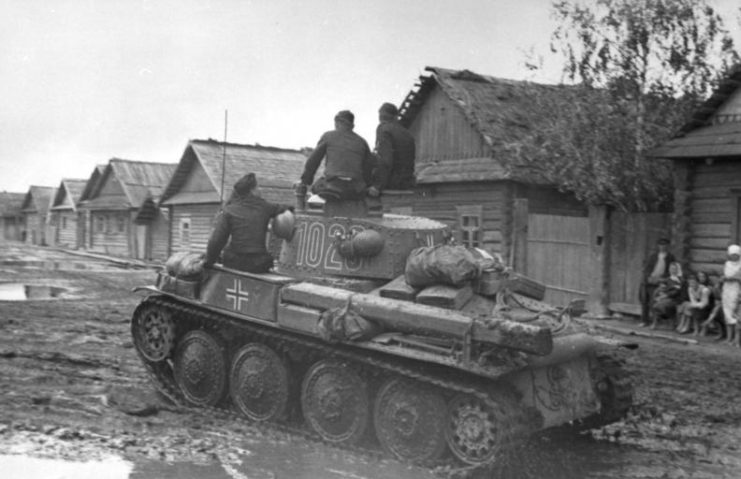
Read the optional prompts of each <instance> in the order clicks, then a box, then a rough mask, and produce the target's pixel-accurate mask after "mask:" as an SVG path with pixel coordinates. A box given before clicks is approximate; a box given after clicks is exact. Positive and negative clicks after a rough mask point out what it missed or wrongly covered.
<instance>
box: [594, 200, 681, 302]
mask: <svg viewBox="0 0 741 479" xmlns="http://www.w3.org/2000/svg"><path fill="white" fill-rule="evenodd" d="M609 221H610V226H609V231H610V238H609V241H610V249H609V253H608V258H609V259H608V261H609V265H608V267H609V272H608V277H609V293H608V301H609V302H611V303H632V304H638V288H639V286H640V282H641V275H642V270H643V263H644V261H645V260H646V257H648V255H649V254H651V253H652V252H653V251H654V250H655V248H656V241H657V240H658V239H659V238H661V237H667V238H669V237H670V234H671V213H623V212H617V211H613V212H612V213H611V215H610V220H609Z"/></svg>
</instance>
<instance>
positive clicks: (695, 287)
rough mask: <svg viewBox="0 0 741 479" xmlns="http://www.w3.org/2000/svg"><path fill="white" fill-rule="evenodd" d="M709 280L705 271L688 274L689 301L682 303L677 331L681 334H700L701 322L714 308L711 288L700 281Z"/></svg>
mask: <svg viewBox="0 0 741 479" xmlns="http://www.w3.org/2000/svg"><path fill="white" fill-rule="evenodd" d="M701 278H702V280H703V281H704V282H707V275H705V274H704V273H697V274H689V275H688V276H687V301H685V302H684V303H682V305H681V308H680V311H679V313H678V316H679V325H678V326H677V332H679V333H680V334H686V333H694V334H695V335H697V334H700V324H701V323H702V322H703V321H704V320H705V318H707V315H708V313H710V310H711V308H712V303H711V294H710V288H708V287H707V286H706V285H704V284H703V283H702V282H700V279H701Z"/></svg>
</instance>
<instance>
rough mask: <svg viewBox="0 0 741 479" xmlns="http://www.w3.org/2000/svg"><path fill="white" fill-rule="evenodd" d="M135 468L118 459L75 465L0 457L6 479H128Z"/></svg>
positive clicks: (34, 459)
mask: <svg viewBox="0 0 741 479" xmlns="http://www.w3.org/2000/svg"><path fill="white" fill-rule="evenodd" d="M133 468H134V466H133V464H131V463H130V462H127V461H124V460H123V459H121V458H118V457H110V458H107V459H102V460H98V461H85V462H73V461H65V460H61V459H42V458H36V457H28V456H6V455H0V471H3V473H2V476H3V478H5V479H47V478H54V479H67V478H69V479H127V478H128V477H129V476H130V475H131V471H132V470H133Z"/></svg>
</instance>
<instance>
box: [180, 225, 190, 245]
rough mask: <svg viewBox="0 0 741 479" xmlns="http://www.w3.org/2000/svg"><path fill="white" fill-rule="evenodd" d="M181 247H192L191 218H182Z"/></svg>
mask: <svg viewBox="0 0 741 479" xmlns="http://www.w3.org/2000/svg"><path fill="white" fill-rule="evenodd" d="M180 245H181V246H183V247H190V218H180Z"/></svg>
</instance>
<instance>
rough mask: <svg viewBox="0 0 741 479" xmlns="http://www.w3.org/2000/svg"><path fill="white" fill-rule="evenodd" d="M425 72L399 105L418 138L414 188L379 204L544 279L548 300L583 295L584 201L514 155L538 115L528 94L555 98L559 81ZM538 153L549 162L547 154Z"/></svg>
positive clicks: (588, 232) (587, 282) (587, 232)
mask: <svg viewBox="0 0 741 479" xmlns="http://www.w3.org/2000/svg"><path fill="white" fill-rule="evenodd" d="M426 71H427V72H429V75H426V76H422V77H420V82H419V83H418V85H417V86H416V88H415V89H414V90H412V91H411V92H410V93H409V94H408V95H407V97H406V99H405V100H404V102H403V103H402V106H401V108H400V121H401V123H402V124H403V125H405V126H406V127H407V128H409V130H410V131H411V132H412V134H413V135H414V137H415V141H416V145H417V156H416V163H415V168H416V177H417V188H416V191H415V192H414V194H412V195H409V196H408V197H405V196H404V195H399V196H397V197H396V198H394V197H393V195H391V197H389V198H385V199H384V203H385V206H384V207H385V208H386V209H387V210H388V211H391V212H398V213H404V214H408V213H414V214H416V215H420V216H427V217H431V218H435V219H438V220H440V221H443V222H446V223H448V224H449V225H450V226H451V227H452V229H453V230H454V231H455V234H456V236H457V239H458V240H459V241H461V242H462V243H463V244H466V245H468V246H475V247H482V248H485V249H487V250H490V251H493V252H497V253H499V254H501V255H502V256H503V258H504V259H505V260H506V261H507V262H508V263H510V264H511V265H512V266H513V267H514V268H515V269H516V270H518V271H520V272H522V273H524V274H526V275H528V276H530V277H532V278H534V279H536V280H538V281H541V282H543V283H545V284H546V285H547V287H548V290H547V295H546V299H547V300H549V301H553V302H555V303H557V304H558V303H563V302H565V301H567V300H571V299H579V298H586V297H587V296H588V295H589V293H590V287H591V286H592V279H591V274H590V254H591V250H590V246H591V242H590V238H592V237H593V235H592V233H594V232H595V231H594V229H595V228H594V227H590V218H589V213H588V208H587V206H586V205H585V204H583V203H581V202H579V201H577V200H576V199H575V197H574V196H573V195H571V194H568V193H563V192H560V191H558V189H557V188H556V187H555V186H553V185H551V184H548V183H547V182H546V181H544V180H543V179H542V178H540V177H539V176H538V175H537V174H533V173H532V172H531V171H528V170H527V169H526V168H522V167H518V166H516V165H517V164H518V163H517V162H516V161H514V160H516V159H517V158H516V156H517V155H518V152H519V150H520V148H519V146H520V145H521V144H522V142H524V141H530V140H528V138H530V137H532V132H533V131H537V128H538V124H537V122H533V118H537V117H538V116H539V115H538V114H537V112H531V111H528V110H532V109H533V106H532V101H531V99H532V94H533V92H534V91H537V92H539V93H542V94H549V95H557V94H558V91H559V88H560V87H556V86H553V85H539V84H534V83H530V82H521V81H513V80H505V79H500V78H494V77H490V76H484V75H479V74H476V73H473V72H471V71H468V70H463V71H454V70H447V69H443V68H430V67H428V68H427V69H426ZM525 113H528V114H525ZM540 160H542V161H549V158H548V156H547V152H544V153H543V156H542V159H540ZM590 228H591V229H590Z"/></svg>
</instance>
